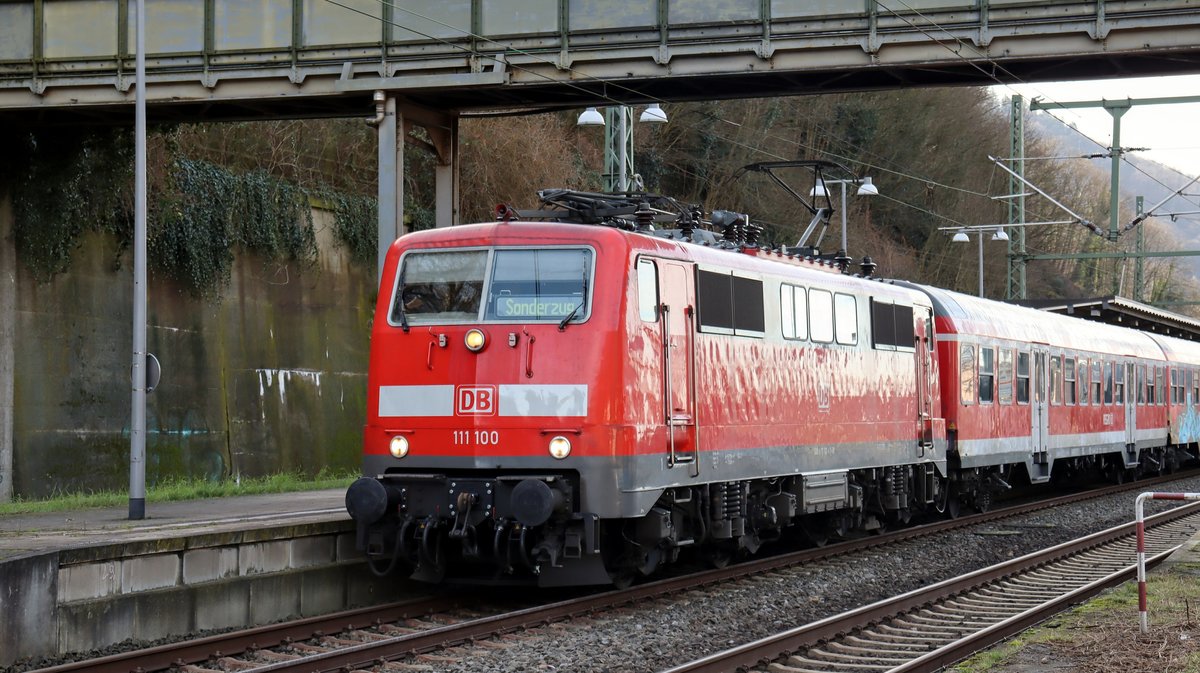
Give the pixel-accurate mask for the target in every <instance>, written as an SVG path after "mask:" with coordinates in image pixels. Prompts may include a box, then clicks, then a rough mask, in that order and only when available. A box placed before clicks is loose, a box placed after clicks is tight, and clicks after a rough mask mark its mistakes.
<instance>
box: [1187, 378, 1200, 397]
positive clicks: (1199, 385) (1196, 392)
mask: <svg viewBox="0 0 1200 673" xmlns="http://www.w3.org/2000/svg"><path fill="white" fill-rule="evenodd" d="M1188 386H1189V387H1190V388H1191V389H1192V404H1200V372H1196V371H1189V372H1188Z"/></svg>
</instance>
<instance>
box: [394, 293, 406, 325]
mask: <svg viewBox="0 0 1200 673" xmlns="http://www.w3.org/2000/svg"><path fill="white" fill-rule="evenodd" d="M396 317H398V318H400V328H401V329H403V330H404V333H405V334H408V314H407V313H405V312H404V292H403V291H401V292H400V298H399V300H398V301H397V302H396Z"/></svg>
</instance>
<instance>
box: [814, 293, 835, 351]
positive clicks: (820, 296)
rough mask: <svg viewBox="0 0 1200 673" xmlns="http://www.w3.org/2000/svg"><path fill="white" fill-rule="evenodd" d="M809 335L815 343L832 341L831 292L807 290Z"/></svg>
mask: <svg viewBox="0 0 1200 673" xmlns="http://www.w3.org/2000/svg"><path fill="white" fill-rule="evenodd" d="M808 320H809V335H810V336H811V337H812V340H813V341H816V342H817V343H823V344H827V343H833V293H831V292H830V291H829V290H817V289H812V290H809V291H808Z"/></svg>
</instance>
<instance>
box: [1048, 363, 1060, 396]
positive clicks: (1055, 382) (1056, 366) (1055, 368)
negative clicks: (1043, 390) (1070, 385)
mask: <svg viewBox="0 0 1200 673" xmlns="http://www.w3.org/2000/svg"><path fill="white" fill-rule="evenodd" d="M1050 403H1051V404H1062V358H1061V357H1059V356H1057V355H1055V356H1054V357H1052V358H1050Z"/></svg>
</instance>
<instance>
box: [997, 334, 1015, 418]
mask: <svg viewBox="0 0 1200 673" xmlns="http://www.w3.org/2000/svg"><path fill="white" fill-rule="evenodd" d="M997 354H998V355H999V360H1000V366H999V369H1000V371H999V372H998V376H999V378H998V379H997V380H998V383H999V388H998V389H997V398H998V399H999V401H1000V404H1012V401H1013V352H1012V349H1011V348H1001V349H1000V350H999V352H998V353H997Z"/></svg>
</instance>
